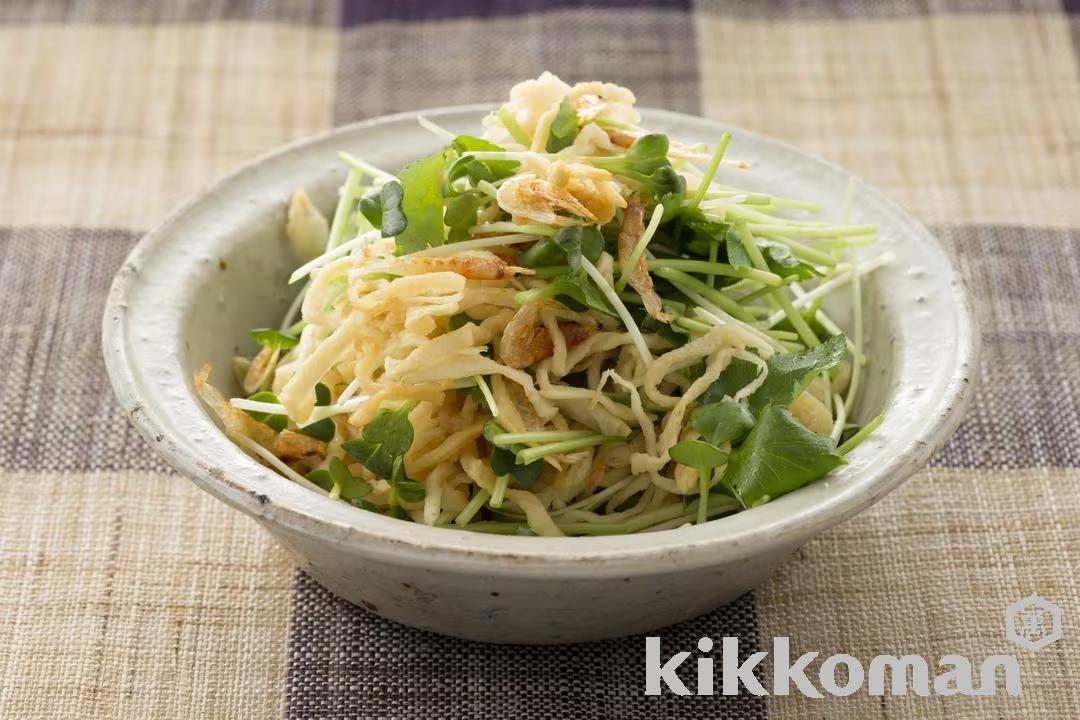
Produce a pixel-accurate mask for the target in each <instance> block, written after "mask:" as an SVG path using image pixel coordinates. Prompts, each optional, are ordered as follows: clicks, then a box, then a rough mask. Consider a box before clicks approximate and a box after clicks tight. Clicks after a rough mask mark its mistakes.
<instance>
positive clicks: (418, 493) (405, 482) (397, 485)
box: [390, 457, 425, 502]
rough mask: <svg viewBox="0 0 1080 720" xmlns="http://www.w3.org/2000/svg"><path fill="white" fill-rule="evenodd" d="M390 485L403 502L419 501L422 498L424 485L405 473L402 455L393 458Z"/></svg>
mask: <svg viewBox="0 0 1080 720" xmlns="http://www.w3.org/2000/svg"><path fill="white" fill-rule="evenodd" d="M390 487H392V488H393V489H394V492H396V493H397V496H398V497H399V498H401V499H402V500H404V501H405V502H420V501H421V500H423V499H424V495H425V489H424V486H423V485H421V484H420V483H418V482H416V481H415V480H413V479H411V478H410V477H409V476H408V475H407V474H406V473H405V458H404V457H398V458H397V459H396V460H394V471H393V472H392V473H391V474H390Z"/></svg>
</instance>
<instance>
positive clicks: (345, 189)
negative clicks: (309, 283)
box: [326, 170, 360, 252]
mask: <svg viewBox="0 0 1080 720" xmlns="http://www.w3.org/2000/svg"><path fill="white" fill-rule="evenodd" d="M359 187H360V174H359V173H358V172H357V171H356V170H349V175H348V177H346V178H345V184H344V185H343V186H342V188H341V195H340V196H339V197H338V204H337V208H336V209H335V210H334V219H333V221H332V222H331V224H330V234H329V235H328V236H327V241H326V251H327V252H329V251H331V250H333V249H334V248H336V247H337V246H338V245H340V244H341V241H342V240H343V239H344V237H345V230H346V229H347V228H348V226H349V216H350V215H351V214H352V205H353V202H355V200H356V195H357V190H358V188H359Z"/></svg>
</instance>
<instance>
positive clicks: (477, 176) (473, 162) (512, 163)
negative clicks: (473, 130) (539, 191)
mask: <svg viewBox="0 0 1080 720" xmlns="http://www.w3.org/2000/svg"><path fill="white" fill-rule="evenodd" d="M447 149H448V150H449V151H450V153H451V154H456V155H458V157H457V159H456V160H454V162H453V164H452V165H451V166H450V170H449V171H448V173H447V177H448V179H449V180H450V181H451V182H453V181H454V180H457V179H458V178H462V177H468V178H469V179H470V180H472V182H473V185H475V184H477V183H479V182H480V181H481V180H486V181H487V182H495V181H496V180H501V179H502V178H505V177H510V176H511V175H513V174H514V171H515V170H516V169H517V166H518V165H519V164H520V163H519V162H518V161H517V160H477V159H476V158H474V157H470V156H468V155H464V154H463V153H466V152H470V151H471V152H505V151H506V148H503V147H501V146H499V145H496V144H495V143H492V142H488V141H487V140H483V139H481V138H478V137H472V136H471V135H458V136H457V137H456V138H454V139H453V140H452V141H451V142H450V144H449V145H448V146H447Z"/></svg>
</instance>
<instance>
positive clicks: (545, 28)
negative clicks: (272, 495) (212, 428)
mask: <svg viewBox="0 0 1080 720" xmlns="http://www.w3.org/2000/svg"><path fill="white" fill-rule="evenodd" d="M1078 49H1080V9H1078V5H1077V3H1076V2H1075V0H1065V2H1064V3H1063V4H1059V3H1057V2H1050V1H1049V0H1046V1H1042V0H1028V1H1024V2H1022V1H1017V2H1006V1H1005V0H994V1H991V2H976V0H933V1H931V2H925V1H922V0H920V1H918V2H914V1H913V2H908V1H906V0H891V1H886V0H882V1H881V2H871V1H870V0H810V2H798V3H797V2H792V1H790V0H770V1H769V2H756V1H755V0H739V1H736V2H730V3H721V2H704V1H703V2H689V0H687V1H684V2H659V1H649V0H594V1H593V2H587V3H584V4H582V3H575V2H569V1H568V0H549V1H548V2H543V1H542V0H506V1H503V2H500V1H498V0H456V1H455V0H431V1H428V2H422V1H421V0H408V1H405V0H399V1H398V2H364V1H361V0H344V1H343V2H340V3H339V2H313V1H309V2H272V1H271V0H188V1H187V2H172V3H144V2H139V1H137V0H122V1H118V2H106V0H89V1H87V2H80V1H78V0H39V1H37V2H31V1H29V0H27V1H26V2H18V1H16V2H5V3H3V4H0V68H2V70H3V80H2V81H0V348H2V349H3V357H4V362H3V363H2V365H0V398H2V399H3V405H2V407H3V412H2V413H0V717H3V718H19V719H26V720H44V719H46V718H47V719H49V720H52V719H53V718H132V719H137V720H150V719H152V718H171V719H178V718H179V719H188V718H192V719H193V718H200V719H201V718H282V717H288V718H312V719H314V718H320V719H322V718H344V717H364V718H382V717H394V718H443V717H445V718H496V717H516V718H533V717H544V718H569V717H574V718H578V717H582V718H598V719H599V718H605V719H607V718H637V717H649V718H659V717H664V718H706V717H732V718H763V717H774V718H803V717H806V718H810V717H814V718H818V717H829V718H852V719H854V718H866V717H871V716H873V717H883V718H984V717H985V718H991V717H993V718H1005V717H1015V718H1032V717H1055V718H1057V717H1061V718H1066V717H1073V718H1075V717H1080V623H1078V619H1080V590H1078V580H1077V577H1078V574H1080V573H1078V570H1080V568H1078V567H1077V566H1078V564H1080V559H1078V557H1080V554H1078V553H1080V551H1078V547H1080V469H1078V468H1080V449H1078V448H1080V410H1078V408H1080V390H1078V388H1080V384H1078V382H1077V378H1078V377H1080V313H1078V312H1077V311H1078V305H1080V303H1078V296H1080V63H1078ZM543 69H550V70H552V71H554V72H556V73H558V74H560V75H562V76H564V77H565V78H567V79H570V80H578V79H591V78H602V79H606V80H611V81H614V82H619V83H623V84H626V85H629V86H631V87H633V88H634V90H635V91H636V92H637V94H638V97H639V99H640V101H641V102H642V104H645V105H649V106H659V107H667V108H673V109H678V110H684V111H689V112H696V113H701V114H704V115H707V116H709V117H714V118H718V119H723V120H725V121H727V122H731V123H734V124H736V125H741V126H744V127H748V128H752V129H754V130H757V131H759V132H761V133H765V134H768V135H772V136H775V137H778V138H781V139H784V140H786V141H788V142H791V143H794V144H796V145H798V146H800V147H803V148H806V149H808V150H810V151H812V152H816V153H819V154H821V155H824V156H826V157H828V158H830V159H832V160H835V161H837V162H839V163H841V164H843V165H845V166H847V167H848V168H849V169H850V170H852V171H853V172H855V173H857V174H859V175H861V176H862V177H864V178H865V179H866V180H867V181H868V182H870V183H872V184H874V185H877V186H878V187H880V188H882V189H883V190H885V191H886V192H888V193H890V194H891V195H893V196H894V197H896V198H897V199H898V200H900V201H901V202H902V203H903V204H905V205H906V206H907V207H908V208H909V209H911V210H912V211H914V212H915V213H916V214H917V215H919V216H920V217H922V218H923V219H924V220H925V221H927V222H928V223H929V224H930V225H931V226H932V227H933V228H934V229H935V231H936V232H937V233H938V235H939V236H940V237H942V238H943V240H944V241H945V242H946V243H947V244H948V245H949V247H950V248H951V249H952V250H953V252H954V254H955V257H956V259H957V262H958V263H959V266H960V268H961V269H962V271H963V273H964V275H965V277H966V278H967V280H968V282H969V283H970V285H971V288H972V290H973V292H974V294H975V297H976V298H977V300H978V305H979V319H980V322H981V324H982V330H983V336H984V340H985V349H984V353H983V359H982V368H981V376H982V377H981V387H980V390H979V394H978V397H977V401H976V404H975V406H974V408H973V410H972V412H971V414H970V416H969V417H968V419H967V421H966V422H965V424H964V425H963V427H962V428H961V430H960V432H959V433H958V434H957V436H956V437H955V439H954V440H953V441H952V442H951V443H950V444H949V445H948V447H947V448H946V449H945V450H944V451H943V452H942V453H941V454H940V455H939V456H938V457H937V458H936V459H935V461H934V462H933V463H932V464H931V466H930V467H928V468H927V469H925V470H924V471H922V472H920V473H919V474H917V475H916V476H915V477H913V478H912V479H911V480H910V481H909V482H908V483H907V484H906V485H904V486H903V487H902V488H901V489H900V490H898V491H897V492H895V493H893V494H892V495H890V496H889V497H888V498H886V499H885V500H883V501H882V502H880V503H879V504H877V505H876V506H874V507H873V508H872V509H870V510H869V511H867V512H865V513H863V514H861V515H860V516H858V517H857V518H855V519H853V520H851V521H849V522H847V523H844V524H843V525H841V526H839V527H837V528H835V529H834V530H832V531H830V532H827V533H825V534H824V535H822V536H821V537H819V538H818V539H816V540H815V541H813V542H811V543H810V544H808V545H807V546H806V547H804V548H803V549H802V550H800V551H799V553H798V554H797V555H796V556H795V557H794V558H792V559H791V560H790V561H789V562H788V563H786V564H785V565H784V566H783V568H782V569H781V570H780V571H779V573H778V574H777V575H776V576H775V577H773V578H772V579H771V580H770V581H769V582H768V583H766V584H765V585H763V586H761V587H760V588H758V589H757V590H755V591H754V592H753V593H751V594H749V595H747V596H744V597H743V598H741V599H740V600H739V601H737V602H735V603H733V604H732V605H730V606H728V607H727V608H723V609H721V610H718V611H716V612H714V613H712V614H710V615H708V616H706V617H703V618H699V619H697V620H695V621H692V622H689V623H685V624H684V625H682V626H679V627H676V628H671V629H668V630H665V631H663V633H662V635H663V637H664V649H665V653H666V655H665V656H668V655H670V654H672V653H674V652H676V651H679V650H693V648H694V645H695V643H696V640H697V638H699V637H702V636H705V635H708V636H710V637H714V638H719V637H720V636H722V635H737V636H739V637H740V639H741V640H742V643H743V649H744V651H745V652H749V651H750V650H752V649H758V648H760V649H770V648H771V643H772V638H774V637H777V636H787V637H790V638H791V646H792V648H793V650H795V651H797V652H805V651H819V652H821V653H822V656H824V655H829V654H832V653H839V652H844V653H848V654H851V655H854V656H855V657H857V658H860V659H862V660H863V662H864V663H865V662H867V661H868V660H869V659H870V658H872V657H873V656H875V655H878V654H883V653H892V654H896V655H900V654H904V653H907V654H916V655H922V656H924V657H926V658H928V659H929V660H930V662H931V667H933V663H934V662H935V661H936V658H938V657H940V656H942V655H945V654H950V653H951V654H961V655H965V656H967V657H969V658H971V659H972V660H973V662H978V661H981V659H982V658H985V657H986V656H988V655H993V654H1011V655H1015V656H1016V657H1017V658H1018V661H1019V663H1020V667H1021V670H1022V678H1023V685H1022V688H1023V689H1022V693H1021V695H1020V696H1019V697H1010V696H1008V695H1005V694H1004V693H1002V694H1000V695H997V696H990V697H942V696H932V697H925V698H924V697H914V696H912V695H910V694H909V695H907V696H890V695H886V696H884V697H877V696H871V695H869V694H868V693H867V692H866V691H865V690H863V691H860V692H857V693H855V694H853V695H851V696H848V697H841V698H827V699H825V700H811V699H807V698H803V697H801V696H798V695H790V696H770V697H760V698H759V697H753V696H749V695H743V696H738V697H727V698H725V697H689V698H680V697H676V696H673V695H672V694H670V693H665V694H664V695H662V696H660V697H646V696H645V695H644V663H643V658H644V652H643V650H644V642H643V640H642V638H623V639H620V640H613V641H609V642H605V643H596V644H591V645H581V646H571V647H563V648H515V647H490V646H482V645H474V644H469V643H464V642H459V641H454V640H447V639H444V638H439V637H436V636H433V635H430V634H427V633H423V632H418V631H413V630H409V629H406V628H402V627H399V626H396V625H393V624H391V623H388V622H385V621H383V620H380V619H379V618H376V617H374V616H372V615H369V614H367V613H366V612H364V611H362V610H359V609H357V608H354V607H351V606H349V605H347V604H345V603H343V602H341V601H339V600H336V599H335V598H333V597H331V596H330V595H328V594H327V593H326V592H325V591H323V590H322V589H321V588H319V587H318V586H317V585H315V584H314V583H313V582H312V581H311V580H309V579H308V578H306V577H305V576H303V575H302V574H299V573H298V572H297V571H296V570H295V569H294V568H293V567H292V566H291V565H290V563H289V562H288V561H287V559H286V558H285V556H284V553H283V552H282V551H281V550H280V549H279V548H278V547H277V546H276V545H275V544H274V543H273V542H272V540H271V539H270V538H269V536H268V535H267V534H265V533H264V532H263V531H262V530H260V529H259V528H258V527H257V526H256V525H255V524H254V523H253V522H251V521H250V520H249V519H247V518H245V517H243V516H241V515H240V514H238V513H236V512H233V511H231V510H229V509H228V508H226V507H225V506H223V505H221V504H219V503H217V502H216V501H214V500H212V499H211V498H209V497H208V496H206V495H204V494H203V493H201V492H199V491H198V490H196V489H195V488H194V487H193V486H192V485H191V484H190V483H189V482H188V481H187V480H185V479H183V478H181V477H179V476H177V475H176V474H174V473H173V472H171V471H170V470H169V469H168V468H167V467H165V466H164V465H163V464H162V463H161V462H160V461H158V460H157V459H156V457H155V456H154V455H152V454H151V452H150V451H149V450H148V449H147V448H146V447H145V446H144V445H143V443H142V442H141V441H140V440H139V438H138V437H137V436H136V434H135V433H134V431H133V430H132V428H131V427H130V426H129V425H128V423H127V422H126V420H125V418H123V417H122V416H121V415H120V414H119V413H118V412H117V409H116V407H115V405H114V403H113V402H112V400H111V393H110V391H109V388H108V384H107V380H106V378H105V375H104V368H103V362H102V358H101V347H100V341H99V326H100V316H101V311H102V306H103V303H104V298H105V294H106V290H107V287H108V283H109V281H110V278H111V276H112V274H113V273H114V272H115V270H116V269H117V268H118V267H119V265H120V263H121V262H122V260H123V258H124V256H125V254H126V253H127V252H128V251H129V249H130V248H131V247H132V245H133V244H134V242H135V241H136V240H137V239H138V237H139V236H140V235H141V234H142V233H143V232H145V231H146V230H148V229H150V228H151V227H153V226H154V225H155V224H156V223H158V222H159V221H160V220H161V219H162V218H163V217H164V215H165V213H166V212H167V211H168V210H169V209H170V208H172V207H174V206H175V205H176V204H177V203H178V202H180V201H181V200H182V199H183V198H185V197H187V196H190V195H192V194H193V193H196V192H197V191H198V190H199V189H200V188H203V187H205V186H206V185H207V184H208V183H210V182H211V181H212V180H214V179H215V178H216V177H218V176H220V175H221V174H223V173H224V172H226V171H227V170H228V169H230V168H231V167H233V166H235V165H237V164H238V163H240V162H242V161H244V160H247V159H249V158H251V157H253V156H254V155H256V154H258V153H261V152H263V151H265V150H268V149H270V148H272V147H274V146H276V145H279V144H281V143H283V142H286V141H289V140H292V139H295V138H299V137H303V136H305V135H309V134H312V133H315V132H318V131H321V130H325V129H327V128H329V127H332V126H333V125H335V124H339V123H344V122H348V121H352V120H356V119H359V118H363V117H371V116H375V115H379V114H383V113H387V112H395V111H401V110H409V109H415V108H420V107H424V106H433V105H440V104H454V103H465V102H473V101H481V100H492V99H495V98H498V97H500V96H502V95H503V94H504V93H505V92H506V90H507V88H508V87H509V85H510V84H512V83H513V82H515V81H517V80H519V79H522V78H525V77H529V76H535V75H536V74H538V73H539V72H540V71H541V70H543ZM1033 593H1037V594H1039V595H1041V596H1043V597H1045V598H1048V599H1049V600H1051V601H1053V602H1054V603H1056V604H1057V605H1058V606H1060V607H1061V608H1062V610H1063V617H1064V623H1063V625H1064V637H1063V638H1062V639H1061V640H1059V641H1057V642H1056V643H1054V644H1052V645H1050V646H1049V647H1046V648H1044V649H1041V650H1037V651H1032V650H1023V649H1020V648H1019V647H1017V646H1015V645H1013V644H1011V643H1010V642H1009V641H1008V640H1007V639H1006V635H1005V630H1004V626H1005V611H1006V608H1007V606H1008V605H1009V604H1010V603H1013V602H1014V601H1017V600H1019V599H1021V598H1024V597H1027V596H1029V595H1031V594H1033ZM812 667H816V665H814V666H812ZM811 675H812V676H813V673H811Z"/></svg>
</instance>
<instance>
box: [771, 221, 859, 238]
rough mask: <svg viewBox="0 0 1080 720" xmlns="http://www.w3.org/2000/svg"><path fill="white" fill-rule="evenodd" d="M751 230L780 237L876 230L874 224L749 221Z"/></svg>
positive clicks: (824, 236)
mask: <svg viewBox="0 0 1080 720" xmlns="http://www.w3.org/2000/svg"><path fill="white" fill-rule="evenodd" d="M750 229H751V230H752V231H753V232H756V233H761V234H762V235H771V236H774V237H775V236H780V237H806V238H834V237H850V236H852V235H872V234H874V233H876V232H877V231H878V228H877V226H876V225H824V226H805V225H769V224H766V223H750Z"/></svg>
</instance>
